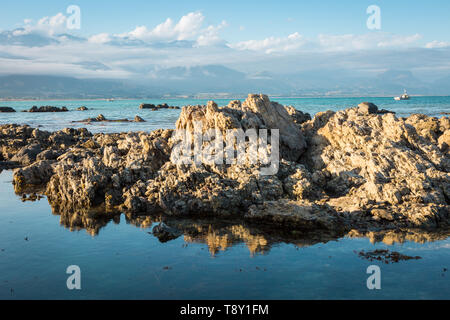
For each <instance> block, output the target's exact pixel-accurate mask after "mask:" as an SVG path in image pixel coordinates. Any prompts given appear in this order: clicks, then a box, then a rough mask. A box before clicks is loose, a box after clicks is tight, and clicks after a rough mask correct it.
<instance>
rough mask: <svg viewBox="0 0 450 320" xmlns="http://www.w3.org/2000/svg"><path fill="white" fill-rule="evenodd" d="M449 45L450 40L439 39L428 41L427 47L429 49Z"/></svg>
mask: <svg viewBox="0 0 450 320" xmlns="http://www.w3.org/2000/svg"><path fill="white" fill-rule="evenodd" d="M447 47H450V42H446V41H437V40H434V41H431V42H428V43H427V44H426V45H425V48H428V49H435V48H447Z"/></svg>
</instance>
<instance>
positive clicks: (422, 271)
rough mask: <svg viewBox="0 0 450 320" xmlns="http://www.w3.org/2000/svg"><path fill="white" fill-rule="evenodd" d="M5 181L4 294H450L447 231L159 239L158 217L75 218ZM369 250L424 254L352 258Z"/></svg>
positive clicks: (224, 226)
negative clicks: (77, 286) (73, 282)
mask: <svg viewBox="0 0 450 320" xmlns="http://www.w3.org/2000/svg"><path fill="white" fill-rule="evenodd" d="M11 180H12V172H11V171H3V172H2V173H0V299H83V298H84V299H448V298H450V272H449V271H446V270H447V269H448V268H449V267H450V239H449V238H448V235H449V234H450V232H448V231H447V232H440V233H425V232H415V231H412V230H404V232H401V233H385V234H367V235H366V236H363V235H361V234H357V233H351V234H347V235H330V234H324V233H322V234H321V233H317V234H303V233H301V232H299V231H295V230H294V231H293V232H282V231H280V230H278V231H277V230H273V228H271V227H270V226H260V225H247V224H246V223H245V222H239V221H236V222H231V221H230V222H218V221H204V220H183V221H167V224H168V225H170V226H171V227H176V228H177V229H178V230H181V233H180V235H179V237H178V238H176V239H173V240H170V241H166V242H161V241H160V240H159V239H158V238H157V237H156V236H154V235H153V234H152V232H151V231H152V228H153V227H154V226H155V225H157V224H158V222H157V220H158V218H157V217H153V218H150V217H147V218H146V217H142V218H132V217H128V218H127V217H126V216H125V215H121V216H120V217H117V218H115V219H112V220H110V221H107V220H101V221H100V220H95V219H85V220H83V223H81V224H80V223H77V224H74V223H73V219H71V218H72V217H71V216H70V215H69V216H68V215H67V214H66V215H63V217H61V216H59V215H57V214H56V213H52V209H51V207H50V205H49V203H48V202H47V200H46V199H45V198H43V199H41V200H39V201H34V202H30V201H26V202H22V201H21V197H20V196H19V195H16V194H15V193H14V190H13V186H12V184H11ZM75 225H76V227H75ZM162 240H167V239H162ZM377 241H378V242H377ZM382 241H384V242H382ZM375 249H389V250H390V251H397V252H400V253H401V254H404V255H408V256H420V257H421V259H418V260H415V259H413V260H407V261H399V262H397V263H389V264H386V263H383V262H381V261H372V262H371V261H368V260H365V259H362V258H361V257H359V256H358V252H360V251H361V250H365V251H366V252H367V251H373V250H375ZM70 265H78V266H79V267H80V269H81V290H68V289H67V286H66V280H67V278H68V277H69V275H68V274H66V269H67V267H68V266H70ZM370 265H378V266H380V268H381V289H380V290H369V289H368V288H367V285H366V281H367V278H368V277H369V274H367V273H366V271H367V267H368V266H370Z"/></svg>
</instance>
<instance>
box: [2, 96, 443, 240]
mask: <svg viewBox="0 0 450 320" xmlns="http://www.w3.org/2000/svg"><path fill="white" fill-rule="evenodd" d="M308 118H309V117H308V115H307V114H303V113H302V112H300V111H296V110H293V109H292V108H289V107H284V106H282V105H280V104H278V103H275V102H271V101H270V100H269V99H268V97H267V96H264V95H249V97H248V98H247V99H246V100H245V102H243V103H241V102H240V101H237V100H236V101H231V102H230V103H229V104H228V105H227V106H224V107H219V106H217V104H215V103H214V102H209V103H208V104H207V105H206V106H187V107H184V108H183V110H182V111H181V114H180V117H179V119H178V121H177V122H176V130H175V131H173V130H156V131H153V132H151V133H143V132H129V133H120V134H119V133H118V134H96V135H94V136H92V135H91V134H90V133H89V132H87V130H85V129H84V130H83V129H79V130H75V129H65V130H62V131H58V132H55V133H50V132H45V131H40V130H38V129H32V128H30V127H27V126H15V125H7V126H0V138H2V139H1V140H0V148H1V149H0V150H1V159H0V160H2V161H10V160H13V158H14V157H15V158H14V159H15V160H16V161H17V163H19V164H21V165H24V166H26V167H24V168H21V169H19V170H16V173H15V178H14V180H15V187H16V188H17V190H22V189H23V188H24V187H28V186H30V185H35V184H44V185H45V187H46V189H45V190H46V191H45V194H46V195H47V197H48V199H49V201H50V203H51V204H52V206H53V207H57V208H63V209H62V210H72V209H73V211H75V212H76V210H75V208H83V209H86V210H88V209H89V210H90V209H94V208H96V207H102V208H103V211H102V210H99V211H98V212H100V213H98V214H100V215H101V212H107V215H108V214H114V212H127V213H129V214H131V215H133V216H139V215H148V214H154V213H161V214H164V215H165V216H168V217H187V216H198V215H203V216H210V217H223V218H226V219H228V218H230V217H233V218H235V217H239V218H242V219H246V220H251V221H258V222H264V223H267V224H269V225H272V226H275V225H278V226H283V227H291V228H296V229H301V230H314V229H328V230H334V231H336V232H345V231H349V230H351V229H358V230H367V229H369V230H370V229H377V230H384V229H392V228H437V227H448V226H449V225H450V203H449V201H450V200H449V199H450V176H449V172H450V155H449V143H450V142H449V130H450V121H449V119H448V117H442V118H433V117H428V116H425V115H411V116H410V117H408V118H398V117H396V116H395V115H394V114H392V113H389V112H384V111H379V110H378V108H377V107H376V106H373V105H371V104H369V103H366V104H362V105H360V106H358V107H355V108H350V109H346V110H342V111H338V112H333V111H326V112H320V113H318V114H316V115H315V117H314V118H313V119H309V120H308ZM198 124H201V126H202V133H203V134H205V133H207V130H208V129H216V130H217V132H221V133H222V135H226V134H227V131H228V130H230V129H242V130H244V131H245V130H248V129H279V133H280V134H279V142H280V159H279V167H277V169H278V170H276V171H275V172H274V173H273V174H270V175H263V174H261V168H263V167H264V166H266V165H267V164H266V163H261V162H258V163H253V162H250V161H248V159H246V161H244V162H241V163H240V162H229V163H227V162H226V161H224V162H221V163H213V162H200V163H196V162H195V161H194V162H189V163H183V162H177V161H175V160H176V159H175V158H174V157H173V151H174V150H177V149H176V148H177V146H178V143H179V142H180V139H182V137H180V136H179V135H178V133H179V132H181V131H183V130H185V131H186V132H188V133H193V132H194V131H195V130H196V129H198ZM174 133H175V134H174ZM191 137H192V136H189V139H190V138H191ZM213 142H214V140H206V141H202V146H203V147H205V146H211V145H213ZM268 142H269V143H268V144H267V145H266V150H265V151H270V150H272V149H273V145H272V144H271V142H270V139H268ZM248 146H249V144H248V141H247V142H245V147H248ZM190 151H192V150H190ZM189 154H190V155H192V156H194V158H195V154H193V153H192V152H189ZM35 161H37V162H35ZM105 209H106V210H105ZM163 231H164V230H163Z"/></svg>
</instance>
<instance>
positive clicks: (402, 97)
mask: <svg viewBox="0 0 450 320" xmlns="http://www.w3.org/2000/svg"><path fill="white" fill-rule="evenodd" d="M409 98H410V97H409V95H408V92H406V89H405V91H404V92H403V94H402V95H401V96H400V97H394V100H396V101H400V100H409Z"/></svg>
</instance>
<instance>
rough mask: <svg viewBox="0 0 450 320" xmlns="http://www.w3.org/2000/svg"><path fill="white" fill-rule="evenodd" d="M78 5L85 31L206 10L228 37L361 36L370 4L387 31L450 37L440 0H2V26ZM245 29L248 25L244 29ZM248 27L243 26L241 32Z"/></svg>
mask: <svg viewBox="0 0 450 320" xmlns="http://www.w3.org/2000/svg"><path fill="white" fill-rule="evenodd" d="M71 4H76V5H78V6H80V8H81V10H82V19H83V20H82V21H83V27H82V29H81V30H80V32H81V33H82V34H86V35H87V34H94V33H100V32H109V33H121V32H124V30H131V29H133V28H134V27H136V26H138V25H147V26H153V25H157V24H158V23H160V22H162V21H164V20H165V19H166V18H168V17H171V18H173V19H175V20H176V19H179V18H180V17H181V16H183V15H185V14H186V13H188V12H195V11H200V12H202V13H203V15H204V16H205V17H206V23H208V22H209V23H211V24H213V23H218V22H220V21H222V20H226V21H227V23H228V24H229V27H228V28H227V30H226V32H225V31H224V37H225V38H226V39H227V40H228V41H238V40H244V39H248V38H252V39H258V38H264V37H266V36H283V35H287V34H290V33H293V32H299V33H301V34H302V35H305V36H314V35H317V34H320V33H333V34H344V33H352V34H361V33H364V32H367V28H366V24H365V23H366V19H367V14H366V12H365V10H366V8H367V7H368V6H369V5H372V4H375V5H378V6H379V7H380V8H381V13H382V30H383V31H385V32H392V33H397V34H415V33H420V34H421V35H423V41H427V40H429V41H432V40H441V41H444V40H445V41H449V40H450V33H449V32H448V31H449V30H450V19H448V13H449V12H450V2H449V1H446V0H440V1H438V0H434V1H405V0H395V1H373V0H370V1H364V0H358V1H355V0H353V1H351V0H341V1H330V0H322V1H298V0H296V1H262V0H259V1H254V0H246V1H242V0H241V1H235V0H228V1H210V0H209V1H139V0H128V1H107V0H95V1H89V0H81V1H54V0H53V1H51V0H43V1H42V0H41V1H31V0H30V1H20V0H16V1H8V2H6V1H2V4H1V15H0V29H3V30H6V29H11V28H13V27H17V26H20V25H21V24H22V22H23V20H24V19H34V20H38V19H40V18H42V17H44V16H52V15H55V14H57V13H58V12H63V13H64V12H65V9H66V8H67V6H69V5H71ZM240 27H243V28H240ZM241 29H243V30H241Z"/></svg>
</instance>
